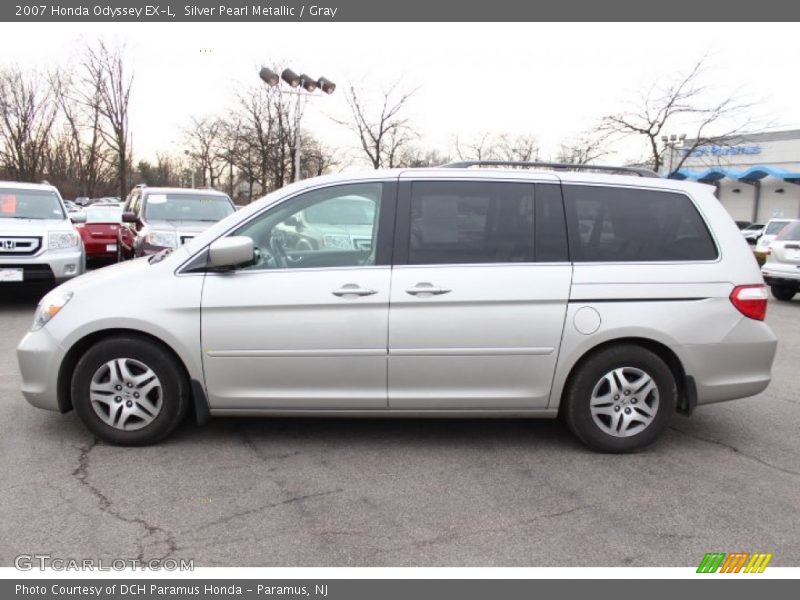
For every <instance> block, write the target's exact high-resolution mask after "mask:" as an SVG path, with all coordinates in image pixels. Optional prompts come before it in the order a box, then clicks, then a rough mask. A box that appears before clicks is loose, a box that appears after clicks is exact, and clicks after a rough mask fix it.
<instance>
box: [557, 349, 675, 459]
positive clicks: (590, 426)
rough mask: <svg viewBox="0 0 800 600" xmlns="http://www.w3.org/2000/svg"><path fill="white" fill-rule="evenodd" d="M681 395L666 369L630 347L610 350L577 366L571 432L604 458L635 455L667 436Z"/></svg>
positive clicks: (569, 397) (569, 395) (567, 412)
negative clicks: (668, 427)
mask: <svg viewBox="0 0 800 600" xmlns="http://www.w3.org/2000/svg"><path fill="white" fill-rule="evenodd" d="M677 398H678V389H677V385H676V382H675V377H674V376H673V374H672V371H670V369H669V367H668V366H667V365H666V363H665V362H664V361H663V360H662V359H661V358H660V357H659V356H658V355H657V354H655V353H654V352H652V351H650V350H648V349H646V348H643V347H641V346H636V345H632V344H626V345H619V346H612V347H609V348H606V349H603V350H600V351H599V352H597V353H596V354H593V355H591V356H589V357H588V358H587V359H586V360H584V361H583V363H582V364H580V365H579V366H578V370H577V372H576V373H575V374H574V375H573V377H572V380H571V382H570V384H569V387H568V389H567V391H566V395H565V407H564V416H565V419H566V422H567V425H568V426H569V428H570V429H571V430H572V432H573V433H574V434H575V435H576V436H577V437H578V438H579V439H580V440H581V441H582V442H583V443H584V444H586V445H587V446H589V447H590V448H593V449H595V450H600V451H602V452H633V451H636V450H639V449H641V448H643V447H645V446H647V445H648V444H651V443H652V442H653V441H655V439H656V438H657V437H658V436H659V435H660V434H661V433H662V432H663V431H664V429H665V428H666V427H667V425H668V424H669V419H670V417H671V416H672V413H673V412H674V410H675V405H676V403H677Z"/></svg>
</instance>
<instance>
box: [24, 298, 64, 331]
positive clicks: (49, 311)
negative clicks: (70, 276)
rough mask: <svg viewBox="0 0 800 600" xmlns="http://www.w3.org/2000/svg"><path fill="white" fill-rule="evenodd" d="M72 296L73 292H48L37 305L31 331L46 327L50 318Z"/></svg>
mask: <svg viewBox="0 0 800 600" xmlns="http://www.w3.org/2000/svg"><path fill="white" fill-rule="evenodd" d="M70 298H72V292H54V293H52V294H48V295H47V296H45V297H44V298H42V301H41V302H39V305H38V306H37V307H36V312H35V313H34V315H33V325H31V331H36V330H38V329H41V328H42V327H44V326H45V325H46V324H47V322H48V321H50V319H52V318H53V317H55V316H56V315H57V314H58V313H59V312H60V311H61V309H62V308H64V306H65V305H66V304H67V302H69V301H70Z"/></svg>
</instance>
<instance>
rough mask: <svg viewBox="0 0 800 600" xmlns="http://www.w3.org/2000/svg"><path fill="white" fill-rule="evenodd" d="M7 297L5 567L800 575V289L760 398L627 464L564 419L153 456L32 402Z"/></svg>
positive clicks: (287, 430) (330, 435)
mask: <svg viewBox="0 0 800 600" xmlns="http://www.w3.org/2000/svg"><path fill="white" fill-rule="evenodd" d="M36 300H37V298H36V296H31V295H17V294H14V295H10V294H8V293H7V292H6V291H2V292H0V331H1V332H2V334H0V447H1V448H2V451H0V464H1V465H2V469H0V473H2V477H0V565H2V566H13V562H14V557H15V556H17V555H19V554H34V553H46V554H50V555H52V556H54V557H56V556H57V557H62V558H85V557H86V558H88V557H91V558H101V559H108V560H110V559H113V558H140V559H141V558H145V559H152V558H163V557H167V556H169V557H173V558H184V559H194V562H195V566H694V565H697V564H698V563H699V561H700V560H701V559H702V557H703V555H704V554H705V553H706V552H709V551H722V552H733V551H745V552H748V551H749V552H752V551H763V552H773V553H774V559H773V561H772V563H771V564H772V565H776V566H800V518H799V517H798V500H799V499H800V383H799V382H800V375H799V374H798V364H800V363H798V356H800V297H798V298H795V300H794V301H793V302H791V303H785V302H777V301H771V303H770V307H769V314H768V322H769V323H770V324H771V326H772V327H773V329H774V331H775V332H776V333H777V335H778V336H779V338H780V345H779V349H778V357H777V362H776V364H775V368H774V379H773V383H772V385H771V386H770V387H769V388H768V390H767V391H766V393H764V394H761V395H760V396H758V397H755V398H750V399H746V400H740V401H736V402H731V403H725V404H719V405H715V406H709V407H705V408H701V409H699V410H698V411H696V412H695V414H694V415H693V416H692V417H691V418H688V419H687V418H685V417H682V416H676V417H675V418H674V420H673V422H672V426H671V428H670V430H669V431H668V432H667V434H666V435H665V436H664V437H663V438H662V440H661V441H660V443H658V444H657V445H656V446H654V447H652V448H651V449H649V450H648V451H645V452H643V453H640V454H637V455H630V456H607V455H599V454H594V453H592V452H590V451H588V450H586V449H584V448H583V447H582V446H581V445H580V444H579V443H577V442H576V441H575V440H574V439H573V437H572V436H571V435H570V434H569V432H568V431H567V430H566V428H565V427H564V426H563V425H562V424H561V423H560V422H557V421H524V420H454V421H448V420H350V419H348V420H336V419H331V420H322V419H306V420H304V419H270V420H267V419H262V420H244V419H217V420H212V422H211V423H209V424H208V425H206V426H203V427H197V426H195V425H193V424H187V425H185V426H184V427H183V428H182V429H181V430H180V431H179V432H178V433H177V435H173V436H172V437H171V438H169V439H168V440H167V441H165V442H163V443H162V444H160V445H158V446H155V447H149V448H139V449H133V448H116V447H112V446H108V445H105V444H103V443H98V442H96V441H95V440H94V439H93V438H92V436H90V434H89V433H88V432H87V431H86V430H85V429H84V428H83V427H82V425H81V424H80V422H79V421H78V418H77V417H76V416H75V414H74V413H70V414H68V415H58V414H56V413H48V412H45V411H41V410H37V409H35V408H33V407H31V406H29V405H28V404H27V403H26V402H25V401H24V399H23V398H22V396H21V394H20V393H19V391H18V389H19V374H18V371H17V364H16V357H15V354H14V348H15V346H16V344H17V342H18V341H19V339H20V338H21V337H22V335H23V334H24V332H25V331H26V330H27V328H28V326H29V325H30V322H31V318H32V315H33V309H34V306H35V304H36Z"/></svg>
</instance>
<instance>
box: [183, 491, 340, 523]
mask: <svg viewBox="0 0 800 600" xmlns="http://www.w3.org/2000/svg"><path fill="white" fill-rule="evenodd" d="M343 491H344V490H343V489H335V490H327V491H325V492H315V493H311V494H298V495H295V496H291V497H290V498H287V499H286V500H281V501H280V502H270V503H269V504H263V505H261V506H256V507H254V508H249V509H247V510H243V511H240V512H237V513H233V514H231V515H226V516H224V517H222V518H220V519H216V520H214V521H210V522H208V523H205V524H204V525H201V526H199V527H195V528H194V529H193V530H192V531H202V530H204V529H210V528H211V527H216V526H217V525H224V524H225V523H229V522H230V521H233V520H234V519H239V518H241V517H247V516H250V515H254V514H256V513H259V512H262V511H265V510H269V509H270V508H278V507H280V506H286V505H287V504H295V503H297V502H304V501H305V500H311V499H312V498H322V497H323V496H330V495H332V494H340V493H341V492H343Z"/></svg>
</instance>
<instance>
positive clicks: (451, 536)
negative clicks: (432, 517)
mask: <svg viewBox="0 0 800 600" xmlns="http://www.w3.org/2000/svg"><path fill="white" fill-rule="evenodd" d="M586 508H591V506H590V505H586V506H575V507H573V508H568V509H566V510H560V511H557V512H552V513H544V514H540V515H534V516H533V517H530V518H528V519H522V520H521V521H514V522H512V523H509V524H508V525H503V526H502V527H485V528H482V529H473V530H472V531H467V532H465V533H459V532H452V533H445V534H441V535H438V536H434V537H432V538H429V539H426V540H419V541H416V542H414V543H413V544H412V546H413V547H415V548H421V547H424V546H433V545H436V544H441V543H443V542H453V541H456V540H459V539H462V538H467V537H472V536H475V535H483V534H487V533H488V534H491V533H502V532H504V531H508V530H509V529H511V528H514V527H524V526H526V525H530V524H532V523H535V522H537V521H541V520H543V519H556V518H558V517H562V516H564V515H568V514H571V513H574V512H577V511H579V510H584V509H586Z"/></svg>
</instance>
